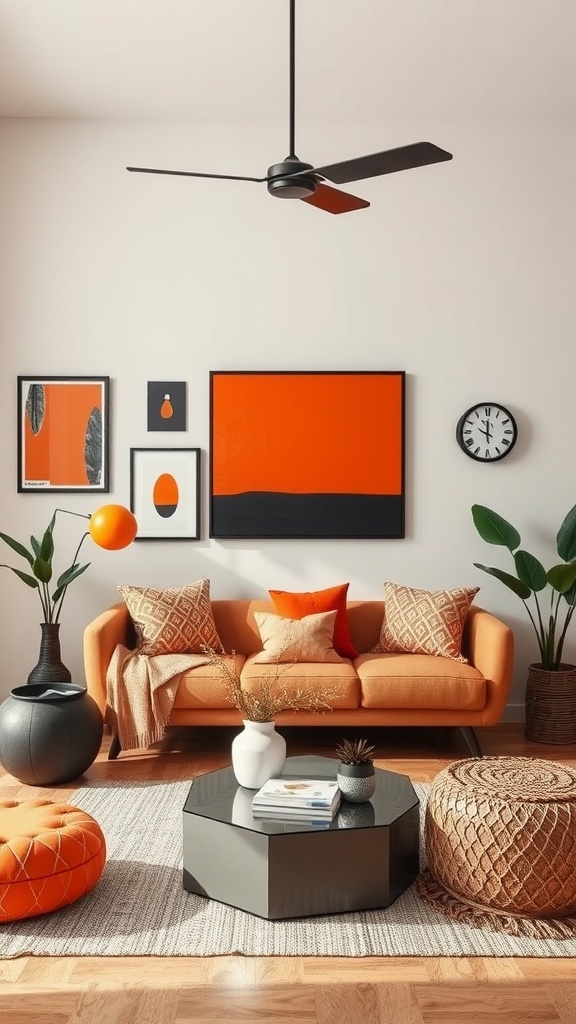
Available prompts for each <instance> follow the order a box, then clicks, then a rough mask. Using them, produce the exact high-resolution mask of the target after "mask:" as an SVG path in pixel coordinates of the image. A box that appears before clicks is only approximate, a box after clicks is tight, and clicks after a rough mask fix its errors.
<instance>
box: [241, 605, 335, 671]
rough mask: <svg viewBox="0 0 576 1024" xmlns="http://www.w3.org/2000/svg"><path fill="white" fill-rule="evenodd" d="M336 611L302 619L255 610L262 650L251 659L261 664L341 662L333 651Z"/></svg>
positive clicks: (306, 616)
mask: <svg viewBox="0 0 576 1024" xmlns="http://www.w3.org/2000/svg"><path fill="white" fill-rule="evenodd" d="M337 614H338V613H337V611H336V610H334V611H332V612H318V613H317V614H315V615H305V616H304V617H303V618H302V619H285V618H283V616H282V615H273V614H272V612H254V618H255V620H256V625H257V626H258V630H259V632H260V639H261V640H262V645H263V647H264V650H263V651H261V652H260V653H259V654H257V655H256V657H255V658H254V661H255V662H257V663H258V664H260V665H268V664H272V662H279V661H326V662H337V661H338V662H340V661H344V658H341V657H340V655H339V654H337V653H336V651H335V650H334V644H333V638H334V622H335V621H336V615H337Z"/></svg>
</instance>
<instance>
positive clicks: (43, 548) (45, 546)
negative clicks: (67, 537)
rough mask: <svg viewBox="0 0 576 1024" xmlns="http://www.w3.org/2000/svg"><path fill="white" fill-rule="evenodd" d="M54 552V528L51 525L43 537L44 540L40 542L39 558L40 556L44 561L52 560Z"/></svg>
mask: <svg viewBox="0 0 576 1024" xmlns="http://www.w3.org/2000/svg"><path fill="white" fill-rule="evenodd" d="M53 554H54V537H53V535H52V530H51V528H50V526H49V527H48V529H47V530H46V531H45V533H44V536H43V537H42V542H41V544H40V554H39V555H38V558H40V559H41V560H42V561H43V562H51V561H52V555H53Z"/></svg>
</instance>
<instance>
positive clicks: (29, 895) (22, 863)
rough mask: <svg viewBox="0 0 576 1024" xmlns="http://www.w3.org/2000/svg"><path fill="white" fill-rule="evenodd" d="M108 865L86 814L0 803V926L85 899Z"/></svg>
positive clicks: (46, 805)
mask: <svg viewBox="0 0 576 1024" xmlns="http://www.w3.org/2000/svg"><path fill="white" fill-rule="evenodd" d="M105 861H106V842H105V840H104V836H103V834H102V830H101V828H100V826H99V824H98V822H96V821H95V820H94V818H92V817H91V816H90V815H89V814H87V813H86V811H81V810H80V808H78V807H73V806H72V805H71V804H57V803H53V802H52V801H51V800H44V799H41V798H40V799H37V800H22V801H19V800H3V801H1V802H0V922H5V921H18V920H20V919H22V918H26V917H37V916H38V915H39V914H47V913H48V912H49V911H52V910H58V909H59V908H60V907H65V906H67V905H68V904H69V903H73V902H74V901H75V900H77V899H79V898H80V897H81V896H84V895H85V893H87V892H88V891H89V890H90V889H92V887H93V886H94V885H96V882H97V881H98V879H99V878H100V875H101V874H102V871H103V869H104V864H105Z"/></svg>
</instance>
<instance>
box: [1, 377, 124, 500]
mask: <svg viewBox="0 0 576 1024" xmlns="http://www.w3.org/2000/svg"><path fill="white" fill-rule="evenodd" d="M109 383H110V378H109V377H44V376H36V377H18V490H19V491H20V492H24V491H26V492H27V491H108V489H109V488H108V465H109V459H108V448H109V443H108V435H109V431H108V418H109V417H108V394H109Z"/></svg>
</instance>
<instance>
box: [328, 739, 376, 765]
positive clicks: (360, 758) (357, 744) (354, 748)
mask: <svg viewBox="0 0 576 1024" xmlns="http://www.w3.org/2000/svg"><path fill="white" fill-rule="evenodd" d="M375 750H376V748H375V747H373V746H371V745H370V744H369V743H368V740H358V739H356V740H342V742H341V743H339V744H338V746H337V747H336V753H337V754H338V757H339V758H340V761H341V762H342V764H372V762H373V760H374V752H375Z"/></svg>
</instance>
